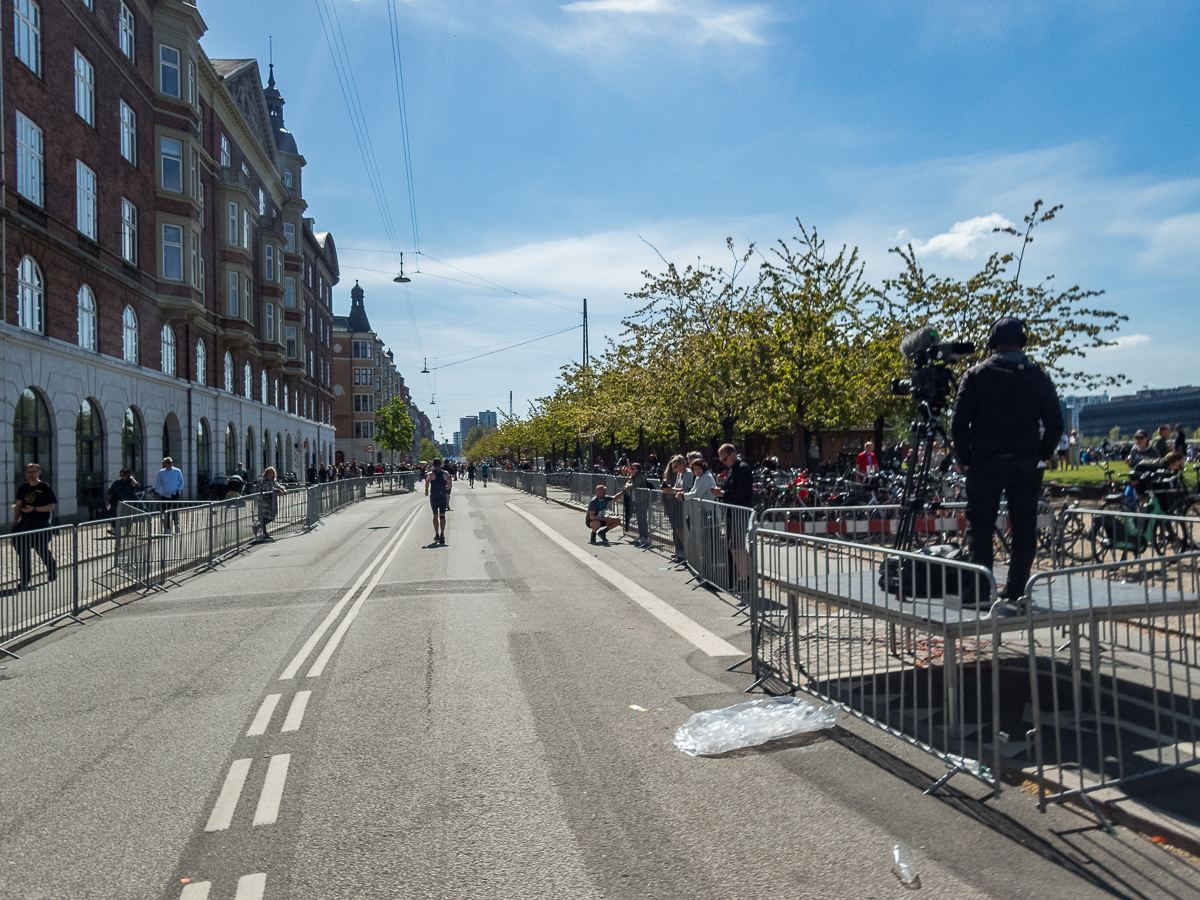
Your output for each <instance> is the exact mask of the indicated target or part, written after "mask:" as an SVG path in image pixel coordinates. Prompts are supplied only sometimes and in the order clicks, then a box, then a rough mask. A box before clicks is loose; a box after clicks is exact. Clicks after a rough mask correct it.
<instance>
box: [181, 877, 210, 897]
mask: <svg viewBox="0 0 1200 900" xmlns="http://www.w3.org/2000/svg"><path fill="white" fill-rule="evenodd" d="M210 887H212V882H211V881H193V882H192V883H191V884H185V885H184V886H183V891H181V892H180V894H179V900H208V889H209V888H210Z"/></svg>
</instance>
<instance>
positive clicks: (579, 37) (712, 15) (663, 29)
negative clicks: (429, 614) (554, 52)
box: [557, 0, 770, 49]
mask: <svg viewBox="0 0 1200 900" xmlns="http://www.w3.org/2000/svg"><path fill="white" fill-rule="evenodd" d="M560 9H562V11H563V12H565V13H568V14H570V16H571V18H572V21H571V22H570V24H569V27H568V31H567V32H566V33H565V34H562V35H560V36H559V38H558V41H557V43H559V45H560V46H561V47H562V48H563V49H568V48H578V47H581V46H583V45H588V44H609V43H612V42H615V41H617V40H627V39H628V38H629V37H631V36H642V37H651V38H656V39H659V40H665V41H672V42H684V43H689V44H693V45H696V46H703V45H706V44H715V43H731V44H751V45H757V44H765V43H766V42H767V41H766V37H765V36H764V35H763V30H764V26H765V25H766V24H767V22H768V20H769V18H770V10H769V9H768V7H767V6H766V5H765V4H761V3H735V2H730V0H576V2H574V3H566V4H563V5H562V6H561V7H560Z"/></svg>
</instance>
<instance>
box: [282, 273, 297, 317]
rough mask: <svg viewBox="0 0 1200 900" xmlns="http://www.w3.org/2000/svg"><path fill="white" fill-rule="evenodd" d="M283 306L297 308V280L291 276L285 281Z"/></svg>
mask: <svg viewBox="0 0 1200 900" xmlns="http://www.w3.org/2000/svg"><path fill="white" fill-rule="evenodd" d="M283 305H284V306H286V307H287V308H288V309H293V308H294V307H295V306H296V279H295V278H293V277H292V276H291V275H288V276H287V277H286V278H284V279H283Z"/></svg>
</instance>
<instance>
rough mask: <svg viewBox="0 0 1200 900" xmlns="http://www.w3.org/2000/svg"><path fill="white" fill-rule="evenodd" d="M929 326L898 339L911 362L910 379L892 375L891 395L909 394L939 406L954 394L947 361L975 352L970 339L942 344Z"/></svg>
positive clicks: (903, 395) (947, 402) (942, 405)
mask: <svg viewBox="0 0 1200 900" xmlns="http://www.w3.org/2000/svg"><path fill="white" fill-rule="evenodd" d="M938 338H939V335H938V333H937V331H936V330H935V329H933V328H918V329H917V330H916V331H912V332H910V333H909V334H907V335H905V337H904V340H902V341H901V342H900V352H901V353H903V354H904V356H905V358H907V359H908V361H909V362H911V363H912V364H913V373H912V377H911V378H893V379H892V396H894V397H908V396H913V397H915V398H917V399H918V400H922V401H924V402H926V403H928V404H929V405H930V407H932V408H933V409H942V408H944V407H945V406H947V405H948V404H949V402H950V395H951V394H953V393H954V386H955V382H954V373H953V372H952V371H950V367H949V364H950V363H952V362H958V361H959V360H960V359H965V358H966V357H968V356H970V355H971V354H972V353H974V352H975V345H974V344H973V343H971V342H970V341H953V342H950V343H942V342H941V341H939V340H938Z"/></svg>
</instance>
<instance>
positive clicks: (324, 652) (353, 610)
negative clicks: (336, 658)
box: [306, 515, 417, 678]
mask: <svg viewBox="0 0 1200 900" xmlns="http://www.w3.org/2000/svg"><path fill="white" fill-rule="evenodd" d="M416 524H417V517H416V516H415V515H414V516H413V517H412V518H411V519H409V520H408V525H407V526H406V527H405V529H404V531H403V532H402V533H401V535H400V538H399V540H397V541H396V546H395V547H393V548H392V552H391V553H390V554H389V555H388V558H387V561H386V562H385V563H384V564H383V565H382V566H380V567H379V568H378V570H376V572H375V576H374V577H373V578H372V579H371V583H370V584H368V585H367V587H366V589H365V590H364V591H363V592H362V593H361V594H359V595H358V599H357V600H355V601H354V605H353V606H351V607H350V612H348V613H346V617H345V618H344V619H342V621H340V622H338V627H337V630H335V631H334V632H333V637H331V638H330V639H329V640H328V641H327V642H326V644H325V646H324V647H322V648H321V654H320V655H319V656H318V657H317V661H316V662H315V663H313V666H312V668H311V669H309V670H308V675H307V676H306V677H307V678H316V677H317V676H318V675H320V674H321V673H322V672H324V671H325V666H326V665H327V664H328V663H329V659H330V657H331V656H333V651H334V650H336V649H337V647H338V644H339V643H340V642H341V640H342V638H343V637H345V636H346V632H347V631H349V630H350V623H351V622H353V621H354V618H355V617H356V616H357V615H358V611H359V610H360V609H362V605H363V604H364V603H366V601H367V598H368V597H370V596H371V591H373V590H375V585H377V584H379V579H380V578H382V577H383V573H384V572H386V571H387V569H388V566H390V565H391V564H392V560H393V559H395V558H396V554H397V553H399V552H400V547H401V545H402V544H403V543H404V539H405V538H406V537H408V535H409V532H411V531H412V530H413V526H414V525H416Z"/></svg>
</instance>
